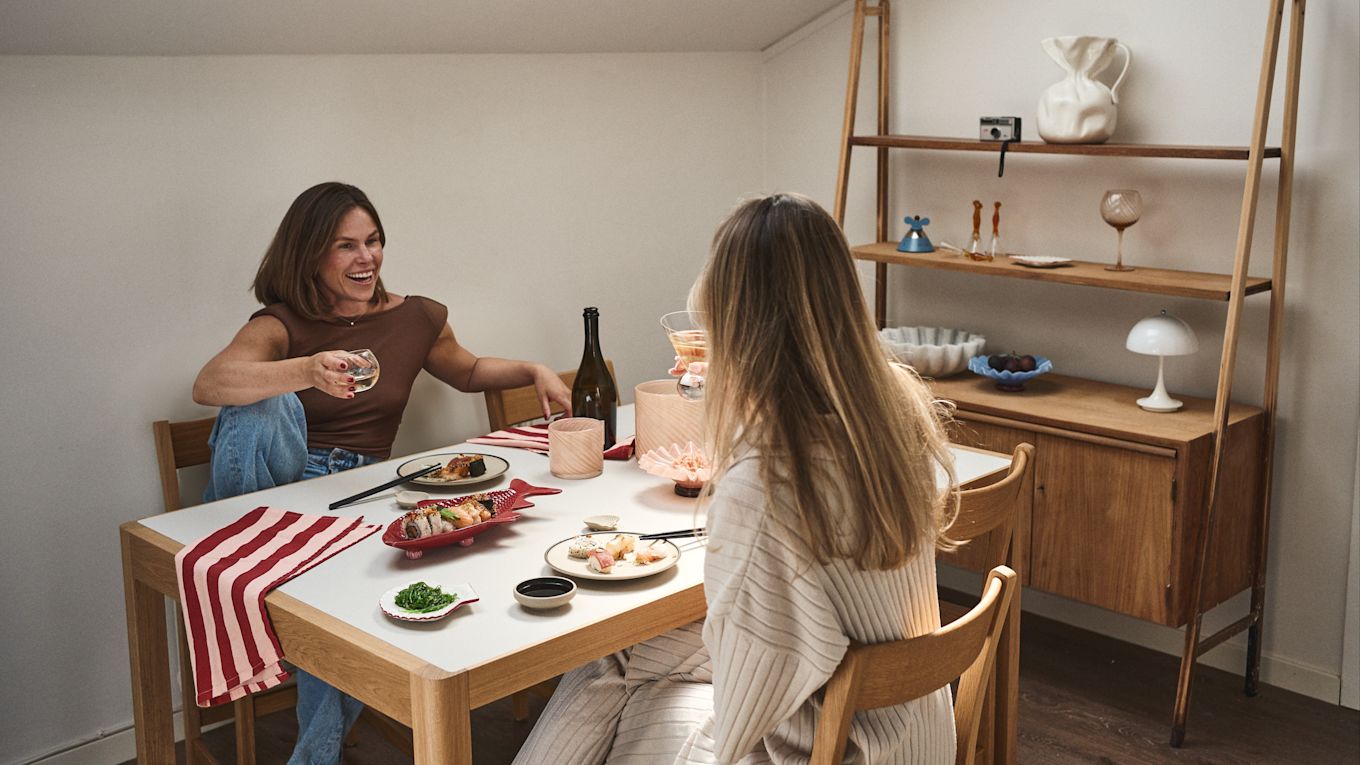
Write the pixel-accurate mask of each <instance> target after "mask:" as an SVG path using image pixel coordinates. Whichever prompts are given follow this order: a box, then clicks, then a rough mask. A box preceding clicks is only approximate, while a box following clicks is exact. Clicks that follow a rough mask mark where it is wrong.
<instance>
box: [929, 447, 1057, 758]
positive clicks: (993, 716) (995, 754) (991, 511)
mask: <svg viewBox="0 0 1360 765" xmlns="http://www.w3.org/2000/svg"><path fill="white" fill-rule="evenodd" d="M1033 464H1034V447H1033V446H1031V445H1029V444H1020V445H1018V446H1016V447H1015V451H1014V452H1013V453H1012V454H1011V469H1010V472H1009V473H1007V474H1006V477H1005V478H1003V479H1001V480H1000V481H998V482H996V483H994V484H992V485H990V486H984V487H982V488H980V489H969V490H967V491H962V492H959V515H958V518H956V519H955V521H954V525H953V526H950V527H949V532H948V534H949V537H950V538H951V539H954V540H955V541H958V542H967V543H968V544H969V547H972V546H974V545H978V546H980V547H979V549H977V550H975V551H973V553H972V557H973V560H978V559H980V560H981V561H982V562H983V566H985V567H986V568H988V569H994V568H996V567H997V566H1006V567H1007V568H1010V569H1014V568H1015V530H1016V524H1017V523H1018V521H1019V519H1020V518H1021V517H1025V515H1026V514H1025V513H1024V509H1025V505H1026V504H1027V503H1029V502H1031V501H1033V496H1034V494H1033V479H1032V477H1031V475H1030V473H1031V466H1032V465H1033ZM1012 601H1013V602H1012V608H1014V610H1015V612H1016V614H1017V617H1016V618H1015V619H1014V620H1012V621H1011V622H1009V623H1008V624H1007V626H1006V628H1005V630H1004V631H1003V633H1002V635H1001V644H1000V646H999V647H998V651H997V657H996V671H995V672H994V673H993V675H992V682H991V689H990V692H989V693H987V694H986V696H987V698H986V702H985V706H984V711H983V715H982V724H981V734H980V735H979V736H978V741H977V745H978V752H977V754H978V761H979V762H983V763H999V764H1001V765H1014V763H1015V757H1016V752H1015V741H1016V735H1017V725H1018V719H1017V717H1018V711H1019V706H1020V619H1019V616H1018V615H1019V613H1020V590H1019V589H1018V588H1017V589H1016V591H1015V595H1014V597H1013V598H1012ZM967 612H968V608H967V606H962V605H958V604H956V603H951V602H949V601H945V600H941V601H940V622H941V623H942V624H950V623H953V622H954V621H955V620H957V619H959V618H961V617H962V616H963V615H964V614H965V613H967Z"/></svg>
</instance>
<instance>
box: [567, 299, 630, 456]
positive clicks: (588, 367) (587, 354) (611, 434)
mask: <svg viewBox="0 0 1360 765" xmlns="http://www.w3.org/2000/svg"><path fill="white" fill-rule="evenodd" d="M582 315H583V316H584V317H585V324H586V346H585V350H583V351H582V352H581V366H580V368H578V369H577V370H576V381H575V382H573V383H572V385H571V413H572V415H574V416H576V417H594V418H595V419H597V420H602V421H604V448H606V449H608V448H609V447H611V446H613V445H614V441H615V434H616V432H617V431H616V427H617V425H618V405H619V404H618V402H619V389H618V386H617V385H615V384H614V377H613V376H612V375H611V374H609V366H608V365H606V364H605V363H604V354H603V353H601V352H600V309H598V308H594V307H591V308H587V309H586V310H585V311H584V312H583V314H582Z"/></svg>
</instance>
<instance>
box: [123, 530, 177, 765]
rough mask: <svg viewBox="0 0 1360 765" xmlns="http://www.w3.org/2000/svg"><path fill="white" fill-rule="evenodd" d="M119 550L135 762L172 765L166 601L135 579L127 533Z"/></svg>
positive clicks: (143, 764)
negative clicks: (129, 667) (126, 634)
mask: <svg viewBox="0 0 1360 765" xmlns="http://www.w3.org/2000/svg"><path fill="white" fill-rule="evenodd" d="M122 545H123V597H124V600H125V602H126V608H127V628H128V658H129V663H130V666H131V669H132V720H133V724H134V725H135V726H136V734H137V762H138V765H162V764H164V765H174V763H175V731H174V720H173V711H172V710H171V707H170V643H169V640H168V639H167V637H166V630H165V626H166V625H165V598H164V597H162V596H161V594H160V593H159V592H157V591H156V590H155V589H153V588H152V587H150V586H149V585H147V584H146V583H144V582H141V581H139V580H138V579H137V578H136V577H135V576H134V571H135V568H134V566H133V561H132V549H131V540H130V538H129V537H128V535H127V532H123V534H122Z"/></svg>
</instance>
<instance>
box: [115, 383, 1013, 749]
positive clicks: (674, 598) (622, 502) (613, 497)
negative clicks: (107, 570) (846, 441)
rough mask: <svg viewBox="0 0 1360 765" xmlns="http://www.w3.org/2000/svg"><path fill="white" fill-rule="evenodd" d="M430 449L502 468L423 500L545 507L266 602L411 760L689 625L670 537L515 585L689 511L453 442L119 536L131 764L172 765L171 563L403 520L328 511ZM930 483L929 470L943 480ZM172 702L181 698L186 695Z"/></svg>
mask: <svg viewBox="0 0 1360 765" xmlns="http://www.w3.org/2000/svg"><path fill="white" fill-rule="evenodd" d="M618 432H619V433H621V434H625V435H626V434H630V433H632V432H633V410H632V407H631V406H624V407H620V409H619V418H618ZM953 451H954V457H955V471H956V477H957V481H958V483H959V485H960V486H968V485H970V484H975V483H978V482H981V481H984V480H986V479H988V478H989V477H992V476H995V475H997V474H999V473H1002V472H1004V471H1006V470H1007V468H1008V467H1009V465H1010V457H1009V456H1008V455H1003V454H996V453H992V452H985V451H981V450H977V449H971V448H967V447H953ZM446 452H476V453H481V454H489V455H495V456H498V457H502V458H504V459H505V460H506V461H507V462H509V464H510V467H509V470H508V471H507V472H506V473H505V474H504V475H502V476H500V477H498V478H497V479H495V480H493V481H488V482H486V483H483V484H477V485H475V486H467V487H459V488H457V489H442V490H441V489H432V490H431V489H427V487H423V486H421V487H414V486H413V487H411V488H418V489H420V490H428V491H430V493H431V494H432V495H433V496H434V497H436V498H437V497H441V496H449V497H452V496H459V495H461V494H467V493H471V492H474V491H492V490H496V489H501V488H506V487H507V486H508V484H509V482H510V480H511V479H512V478H519V479H522V480H524V481H526V482H528V483H530V484H532V485H535V486H545V487H554V488H560V489H562V492H561V493H560V494H556V495H539V496H533V497H530V498H529V501H531V502H532V503H533V505H534V506H533V507H530V508H526V509H524V510H522V511H520V515H521V518H520V519H519V520H517V521H515V522H513V523H508V524H504V525H501V526H498V527H495V528H491V529H488V530H487V531H485V532H483V533H482V534H480V535H479V536H477V537H476V538H475V539H474V540H473V543H472V544H471V545H468V546H466V547H464V546H460V545H457V544H455V545H450V546H448V547H443V548H437V549H433V550H428V551H427V552H425V554H424V556H423V557H421V558H420V559H418V560H409V559H407V558H406V556H405V555H404V554H403V552H402V551H401V550H398V549H395V548H393V547H390V546H388V545H385V544H384V543H383V542H382V541H381V532H379V533H377V534H374V535H372V536H370V537H368V538H366V539H365V540H363V541H361V542H359V543H358V544H356V545H354V546H353V547H351V548H349V549H347V550H345V551H344V552H342V553H340V554H339V555H336V556H334V557H333V558H331V559H329V560H327V561H325V562H323V563H321V564H319V565H317V566H316V567H315V568H313V569H311V570H309V571H308V572H306V573H305V574H304V575H302V576H299V577H297V578H295V579H293V580H291V581H289V582H286V583H284V584H283V585H282V586H280V587H278V588H277V589H276V590H275V591H274V592H272V593H271V594H270V595H269V596H268V598H266V605H267V607H268V609H269V613H270V618H271V620H272V621H273V623H274V626H275V629H276V632H277V634H278V636H279V640H280V643H281V645H282V646H283V649H284V653H285V656H286V657H287V659H288V660H289V661H290V662H292V663H294V664H296V665H297V666H299V667H301V668H303V669H306V670H307V671H309V672H311V673H313V674H315V675H317V676H318V677H320V678H322V679H324V680H326V681H327V682H329V683H331V684H333V685H335V686H337V687H339V688H340V689H341V690H344V691H345V692H347V693H349V694H350V695H353V696H355V697H356V698H358V699H360V700H361V701H363V702H365V703H366V704H369V705H371V706H373V707H374V708H376V709H378V710H379V711H381V712H383V713H384V714H387V715H388V716H390V717H392V718H394V719H396V720H398V721H400V722H403V723H405V724H407V725H410V726H411V727H412V728H413V730H414V734H415V739H414V740H415V751H416V762H417V763H459V764H462V763H471V761H472V755H471V743H470V722H469V720H468V712H469V710H470V709H473V708H476V707H478V706H481V705H483V704H486V703H489V702H491V701H494V700H496V699H498V698H503V697H504V696H507V695H509V694H511V693H514V692H515V691H519V690H522V689H524V688H528V687H531V686H533V685H535V684H537V683H539V682H542V681H543V680H546V679H548V678H551V677H554V676H556V675H558V674H561V673H562V672H564V671H566V670H568V669H570V668H572V667H575V666H579V665H580V664H583V663H585V662H587V661H591V660H593V659H596V658H599V657H601V656H605V655H607V654H609V653H611V652H613V651H617V650H619V649H621V648H624V647H626V646H629V645H633V644H635V643H637V642H640V641H641V640H645V639H647V638H650V637H653V636H655V635H657V634H660V633H662V632H664V631H666V630H669V629H672V628H674V627H677V626H679V625H682V624H686V623H689V622H691V621H694V620H695V619H698V618H702V616H703V613H704V601H703V567H704V566H703V564H704V541H703V540H697V539H688V540H684V539H682V540H677V545H678V546H679V548H680V550H681V556H680V559H679V560H678V562H677V563H676V565H675V566H673V567H672V568H670V569H667V570H665V571H663V572H661V573H658V574H655V575H653V576H649V577H645V578H640V579H632V580H626V581H590V580H585V579H581V580H579V581H577V585H578V591H577V593H576V595H575V597H574V598H573V599H572V600H571V602H570V603H568V604H567V605H565V606H562V607H560V608H556V609H552V610H546V611H533V610H528V609H526V608H524V607H522V606H520V605H519V604H518V603H517V601H516V600H515V598H514V595H513V589H514V586H515V585H516V584H517V583H519V582H521V581H523V580H525V579H529V578H532V577H538V576H545V575H550V574H554V573H555V572H554V571H553V570H552V569H551V568H550V567H549V566H548V565H547V564H546V562H545V560H544V553H545V552H546V550H547V549H548V548H549V547H550V546H552V545H553V544H555V543H557V542H559V541H561V540H563V539H566V538H570V537H572V536H575V535H577V534H579V533H582V531H583V529H584V526H583V523H582V520H583V519H584V518H586V517H588V516H592V515H599V514H612V515H617V516H619V517H620V526H619V529H620V531H625V532H636V533H649V532H657V531H668V530H675V529H685V528H691V527H694V526H702V525H703V524H704V518H703V517H702V516H700V515H699V514H697V508H698V502H697V501H696V500H694V499H687V498H683V497H680V496H678V495H676V494H675V493H674V491H673V487H672V484H671V483H670V482H669V481H667V480H665V479H661V478H657V477H655V476H652V475H649V474H647V473H646V472H644V471H642V470H641V469H639V468H638V466H637V462H636V460H628V461H613V460H606V461H605V463H604V472H603V473H602V474H601V475H600V476H598V477H596V478H592V479H585V480H564V479H560V478H556V477H554V476H553V475H552V474H551V473H550V472H549V470H548V459H547V457H546V456H544V455H541V454H537V453H533V452H529V451H525V450H522V449H511V448H505V447H495V446H485V445H470V444H457V445H454V446H450V447H447V448H441V449H433V450H430V451H428V452H422V453H419V454H413V455H408V456H406V457H402V458H396V459H393V460H389V461H387V462H382V463H378V464H374V465H370V466H366V467H361V468H357V469H354V470H349V471H345V472H343V473H337V474H334V475H329V476H323V477H321V478H316V479H312V480H308V481H302V482H298V483H294V484H290V485H287V486H280V487H277V488H273V489H268V490H266V491H261V492H256V493H253V494H248V495H244V496H240V497H234V498H231V499H225V500H221V501H218V502H213V503H209V504H205V505H199V506H196V507H190V508H186V509H184V510H179V511H176V512H173V513H163V514H159V515H154V516H151V517H148V518H144V519H142V520H140V521H133V522H129V523H127V524H124V525H123V526H122V528H121V529H120V534H121V538H122V545H123V562H124V582H125V589H126V594H127V602H128V614H127V616H128V641H129V651H130V655H131V661H132V686H133V701H134V705H133V706H134V717H135V723H136V727H137V749H138V762H140V763H143V764H144V765H145V764H147V763H161V762H164V763H172V762H174V759H175V755H174V741H173V735H172V728H171V720H172V714H171V708H170V693H169V676H168V646H167V645H166V630H165V616H164V608H163V605H162V603H163V598H164V597H170V598H176V597H177V596H178V592H177V588H176V583H175V577H174V570H173V557H174V554H175V552H177V551H178V550H179V549H180V548H181V547H182V546H183V545H186V544H189V543H192V542H195V541H197V540H198V539H201V538H203V537H204V536H207V535H208V534H209V533H211V532H213V531H216V530H217V529H219V528H221V527H222V526H225V525H226V524H228V523H230V522H232V521H234V520H236V519H237V518H239V517H240V516H241V515H243V514H244V513H246V512H247V511H249V510H251V509H253V508H256V507H259V506H262V505H268V506H272V507H281V508H285V509H288V510H293V511H296V512H300V513H310V514H323V513H328V512H333V513H335V514H337V515H342V516H347V517H359V516H362V517H363V518H364V520H365V521H366V522H370V523H380V524H383V525H384V526H386V525H387V524H389V523H391V522H392V521H393V520H394V519H396V518H397V517H399V516H400V515H401V514H402V513H403V512H404V510H402V509H401V508H399V507H398V506H397V504H396V501H395V496H394V494H395V490H388V491H384V492H381V493H379V494H376V495H374V496H372V497H369V498H367V499H364V500H361V501H359V502H357V503H355V504H352V505H349V506H346V507H343V508H340V509H339V510H335V511H330V510H328V509H327V506H328V505H329V503H331V502H333V501H335V500H337V499H340V498H342V497H347V496H350V495H353V494H357V493H359V492H361V491H363V490H365V489H367V488H370V487H372V486H375V485H378V484H380V483H383V482H385V481H387V480H390V479H391V478H393V477H395V475H396V473H395V470H396V468H397V466H399V465H400V464H402V463H403V462H405V461H407V460H409V459H414V458H418V457H422V456H428V455H434V454H439V453H446ZM940 475H941V480H942V481H943V480H944V479H943V471H941V474H940ZM417 580H420V581H426V582H431V583H441V584H446V585H456V584H463V583H466V584H468V585H470V586H471V587H472V588H473V589H474V590H475V591H476V592H477V594H478V596H479V598H480V600H479V601H478V602H475V603H470V604H468V605H466V606H463V607H460V608H458V609H457V610H455V611H454V612H453V613H452V614H451V615H450V616H448V617H447V618H444V619H442V620H439V621H435V622H429V623H413V622H406V621H398V620H395V619H393V618H391V617H388V616H387V615H385V614H384V613H383V612H382V611H381V610H380V609H379V607H378V599H379V596H380V595H381V594H382V593H384V592H385V591H387V590H389V589H391V588H393V587H396V586H400V585H404V584H408V583H410V582H413V581H417ZM186 695H187V694H186Z"/></svg>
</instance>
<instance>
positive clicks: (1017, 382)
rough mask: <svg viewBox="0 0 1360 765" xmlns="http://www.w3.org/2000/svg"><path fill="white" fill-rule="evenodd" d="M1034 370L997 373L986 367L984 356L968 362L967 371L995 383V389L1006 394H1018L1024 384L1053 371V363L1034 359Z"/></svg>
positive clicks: (1042, 357)
mask: <svg viewBox="0 0 1360 765" xmlns="http://www.w3.org/2000/svg"><path fill="white" fill-rule="evenodd" d="M1034 365H1035V366H1034V370H1033V371H1031V372H1005V371H1002V372H998V371H996V370H995V369H992V368H991V367H989V366H987V357H986V356H974V357H973V358H972V359H969V361H968V371H970V372H972V373H973V374H977V375H982V376H983V377H986V378H987V379H989V380H995V381H996V387H997V388H1000V389H1001V390H1004V391H1006V392H1007V393H1018V392H1019V391H1022V390H1024V389H1025V383H1027V382H1029V381H1030V380H1033V379H1034V378H1036V377H1038V376H1039V375H1042V374H1047V373H1048V372H1052V371H1053V362H1052V361H1049V360H1048V359H1047V358H1046V357H1044V356H1035V357H1034Z"/></svg>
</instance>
